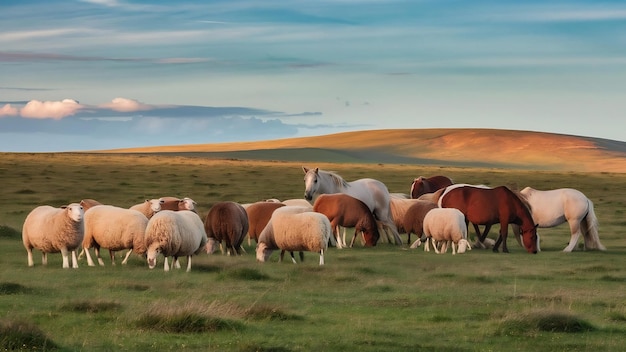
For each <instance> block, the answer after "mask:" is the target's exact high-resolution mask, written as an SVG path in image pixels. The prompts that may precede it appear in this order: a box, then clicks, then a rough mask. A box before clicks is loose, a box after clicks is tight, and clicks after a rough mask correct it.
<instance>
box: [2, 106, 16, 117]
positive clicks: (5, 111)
mask: <svg viewBox="0 0 626 352" xmlns="http://www.w3.org/2000/svg"><path fill="white" fill-rule="evenodd" d="M17 114H18V110H17V108H15V107H12V106H11V104H5V105H4V106H3V107H2V108H0V117H2V116H17Z"/></svg>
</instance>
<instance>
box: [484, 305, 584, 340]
mask: <svg viewBox="0 0 626 352" xmlns="http://www.w3.org/2000/svg"><path fill="white" fill-rule="evenodd" d="M594 330H596V328H595V327H594V326H593V325H592V324H591V323H589V322H587V321H585V320H584V319H582V318H579V317H577V316H575V315H572V314H569V313H564V312H539V311H536V312H530V313H525V314H519V315H513V316H509V317H505V318H504V320H503V321H502V323H501V324H500V327H499V329H498V331H497V332H496V334H497V335H501V336H533V335H535V334H537V333H538V332H541V331H544V332H565V333H579V332H588V331H594Z"/></svg>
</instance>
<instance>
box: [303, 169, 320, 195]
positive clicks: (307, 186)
mask: <svg viewBox="0 0 626 352" xmlns="http://www.w3.org/2000/svg"><path fill="white" fill-rule="evenodd" d="M302 170H303V171H304V199H306V200H308V201H311V200H313V195H314V194H316V193H317V191H318V189H319V184H318V181H319V171H320V169H319V168H317V167H316V168H315V169H309V168H307V167H304V166H303V167H302Z"/></svg>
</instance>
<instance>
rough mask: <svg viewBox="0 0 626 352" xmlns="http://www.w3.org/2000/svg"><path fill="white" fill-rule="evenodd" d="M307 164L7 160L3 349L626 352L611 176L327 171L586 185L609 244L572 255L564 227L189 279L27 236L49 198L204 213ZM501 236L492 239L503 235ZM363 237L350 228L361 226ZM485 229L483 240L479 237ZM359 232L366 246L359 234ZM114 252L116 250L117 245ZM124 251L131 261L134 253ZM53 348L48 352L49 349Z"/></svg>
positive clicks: (398, 181)
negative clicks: (46, 246)
mask: <svg viewBox="0 0 626 352" xmlns="http://www.w3.org/2000/svg"><path fill="white" fill-rule="evenodd" d="M302 165H303V164H302V163H296V162H282V161H273V162H269V161H268V162H262V161H243V160H210V159H204V158H201V157H190V158H184V157H179V156H167V155H110V154H98V155H96V154H0V194H1V195H2V196H1V197H0V312H1V313H2V315H1V317H0V349H11V348H15V349H19V348H23V349H25V350H52V349H56V350H60V351H82V350H84V351H112V350H115V351H118V350H119V351H136V350H149V349H150V350H188V351H311V350H321V351H352V350H355V349H358V350H361V351H382V350H389V351H416V350H420V351H503V350H518V351H528V350H534V351H598V350H603V351H621V350H623V348H624V347H623V336H624V334H625V333H626V296H625V295H624V290H625V289H626V266H625V265H624V263H625V262H626V239H625V238H624V229H625V228H626V216H625V214H626V177H624V174H612V173H574V172H549V171H531V170H505V169H484V168H478V167H477V168H455V167H434V166H419V165H401V164H397V165H395V164H345V163H336V164H335V163H316V164H307V165H305V166H309V167H320V168H322V169H325V170H333V171H336V172H338V173H339V174H340V175H342V176H343V177H344V178H345V179H346V180H349V181H350V180H354V179H357V178H363V177H371V178H375V179H378V180H380V181H382V182H384V183H385V184H386V185H387V187H388V188H389V191H390V192H402V193H408V192H409V189H410V186H411V183H412V181H413V179H414V178H415V177H418V176H420V175H421V176H430V175H435V174H443V175H446V176H449V177H451V178H452V179H453V180H454V181H455V182H458V183H472V184H485V185H488V186H498V185H506V186H509V187H518V188H519V189H521V188H523V187H525V186H532V187H533V188H536V189H552V188H561V187H572V188H576V189H578V190H580V191H582V192H583V193H585V194H586V195H587V196H588V197H589V198H590V199H591V200H592V201H593V202H594V204H595V211H596V215H597V216H598V219H599V222H600V240H601V241H602V243H603V244H604V245H605V246H606V247H607V251H606V252H582V251H575V252H572V253H563V252H562V250H563V248H565V246H566V245H567V243H568V241H569V237H570V236H569V229H568V227H567V225H561V226H559V227H556V228H550V229H539V233H540V235H541V239H542V242H541V250H542V251H541V252H540V253H538V254H536V255H532V254H528V253H527V252H526V250H524V249H523V248H521V247H520V246H519V245H518V244H517V242H516V241H515V240H514V238H513V236H511V235H509V239H508V244H509V250H510V251H511V253H508V254H504V253H493V252H491V251H489V250H472V251H468V252H467V253H465V254H459V255H455V256H452V255H451V254H450V252H448V253H447V254H446V255H436V254H434V253H433V252H430V253H425V252H423V247H420V248H418V249H416V250H411V249H408V247H407V245H406V237H405V236H406V235H402V236H403V245H402V246H397V245H392V244H387V243H379V244H378V245H377V246H376V247H368V248H366V247H363V246H362V245H360V244H357V245H355V247H354V248H346V249H337V248H329V250H328V252H327V253H326V256H325V263H326V264H325V265H324V266H319V265H318V257H317V255H316V254H313V253H305V262H303V263H299V264H297V265H293V264H291V262H290V261H289V260H286V261H285V262H283V263H279V262H278V252H275V253H274V254H273V255H272V257H271V259H270V262H268V263H264V264H260V263H257V262H256V260H255V255H254V247H253V246H248V245H247V241H244V248H245V250H246V251H247V253H245V254H244V255H242V256H239V257H226V256H222V255H220V254H219V252H217V253H216V254H214V255H212V256H209V255H206V254H203V255H199V256H197V257H194V260H193V267H192V270H191V272H190V273H185V271H184V267H185V265H186V262H185V259H182V260H181V264H182V265H183V269H181V270H174V271H171V272H169V273H165V272H163V269H162V258H160V259H159V262H158V264H157V267H156V268H155V269H153V270H150V269H148V267H147V263H146V262H145V260H143V259H142V258H140V257H138V256H134V255H133V256H131V259H130V260H129V263H128V264H127V265H126V266H122V265H120V264H119V261H118V265H117V266H115V267H112V266H111V265H110V261H108V258H107V257H108V256H107V255H106V253H105V255H104V257H105V264H106V266H105V267H88V266H87V263H86V260H85V259H84V258H83V260H82V261H81V262H80V263H79V265H80V267H79V268H78V269H62V268H61V255H60V254H50V255H49V264H48V266H47V267H42V266H41V255H40V252H38V251H35V253H34V258H35V267H33V268H29V267H28V266H27V263H26V251H25V249H24V248H23V246H22V242H21V235H20V232H21V226H22V223H23V221H24V218H25V217H26V215H27V214H28V212H29V211H30V210H32V209H33V208H34V207H36V206H37V205H42V204H49V205H53V206H60V205H63V204H68V203H70V202H77V201H80V200H81V199H83V198H93V199H97V200H99V201H101V202H102V203H105V204H113V205H118V206H124V207H129V206H131V205H133V204H137V203H140V202H142V201H144V200H145V199H148V198H155V197H161V196H181V197H184V196H187V197H191V198H193V199H194V200H195V201H196V202H197V203H198V204H197V208H198V210H199V213H200V215H201V217H202V218H203V219H204V216H205V215H206V213H207V212H208V209H209V208H210V206H211V205H212V204H213V203H214V202H217V201H227V200H230V201H236V202H240V203H247V202H254V201H257V200H261V199H267V198H278V199H290V198H302V197H303V192H304V183H303V177H304V173H303V171H302V168H301V166H302ZM498 229H499V226H497V225H496V226H494V227H493V228H492V230H491V232H490V235H489V237H491V238H495V235H496V233H497V231H498ZM349 233H350V234H351V232H349ZM469 233H470V236H471V237H473V236H474V233H473V230H472V229H470V232H469ZM350 238H351V237H350ZM105 252H106V250H105ZM120 254H122V253H120ZM42 341H46V342H42Z"/></svg>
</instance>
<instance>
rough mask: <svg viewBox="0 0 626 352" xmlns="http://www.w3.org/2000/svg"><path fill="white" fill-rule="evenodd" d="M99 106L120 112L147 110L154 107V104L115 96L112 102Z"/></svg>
mask: <svg viewBox="0 0 626 352" xmlns="http://www.w3.org/2000/svg"><path fill="white" fill-rule="evenodd" d="M99 107H100V108H106V109H111V110H113V111H119V112H133V111H145V110H151V109H153V108H154V107H153V106H152V105H148V104H144V103H141V102H139V101H137V100H133V99H127V98H115V99H113V100H112V101H111V102H110V103H106V104H102V105H100V106H99Z"/></svg>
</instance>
